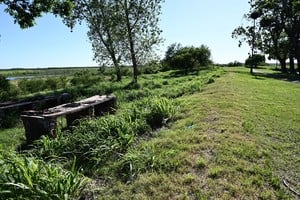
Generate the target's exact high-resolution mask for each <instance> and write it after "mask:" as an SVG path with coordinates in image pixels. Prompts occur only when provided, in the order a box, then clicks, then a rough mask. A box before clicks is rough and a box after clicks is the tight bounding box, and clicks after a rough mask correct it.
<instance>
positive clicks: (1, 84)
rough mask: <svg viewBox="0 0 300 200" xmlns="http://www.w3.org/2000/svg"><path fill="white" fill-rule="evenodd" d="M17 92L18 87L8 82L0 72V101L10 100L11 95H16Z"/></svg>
mask: <svg viewBox="0 0 300 200" xmlns="http://www.w3.org/2000/svg"><path fill="white" fill-rule="evenodd" d="M18 94H19V90H18V88H17V87H16V86H15V85H13V84H10V82H9V80H7V79H6V77H5V76H3V75H1V74H0V101H7V100H10V99H11V98H12V97H16V96H17V95H18Z"/></svg>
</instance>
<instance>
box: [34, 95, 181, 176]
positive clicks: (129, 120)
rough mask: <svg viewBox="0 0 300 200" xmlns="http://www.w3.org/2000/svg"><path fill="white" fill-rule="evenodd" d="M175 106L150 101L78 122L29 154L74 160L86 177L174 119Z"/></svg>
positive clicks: (48, 139)
mask: <svg viewBox="0 0 300 200" xmlns="http://www.w3.org/2000/svg"><path fill="white" fill-rule="evenodd" d="M175 112H176V110H175V106H174V103H173V101H171V100H168V99H166V98H158V97H155V98H154V97H153V98H150V99H145V100H142V101H138V102H137V103H136V104H133V105H131V106H129V107H127V108H125V109H124V110H123V111H121V112H119V113H117V114H116V115H107V116H104V117H101V118H98V119H93V120H82V121H80V125H79V126H77V127H76V128H74V129H73V130H72V133H69V132H64V133H59V134H58V136H57V138H54V139H50V138H47V137H43V138H42V139H40V140H38V141H37V142H36V144H35V145H36V148H35V149H34V150H32V153H33V154H35V155H37V156H38V157H40V158H43V159H46V160H58V161H60V162H61V161H66V162H65V164H66V165H70V160H73V159H74V158H76V166H77V167H78V168H83V170H84V171H85V172H86V173H90V171H91V170H90V169H98V168H101V167H102V166H105V165H106V164H107V163H109V162H112V161H117V160H119V159H120V158H122V156H123V155H124V154H125V153H126V152H127V150H128V149H129V147H130V146H132V144H133V143H134V142H135V141H136V139H137V136H138V135H142V134H145V133H149V132H150V131H151V130H152V129H154V128H158V127H159V126H162V125H164V123H167V122H168V121H170V120H173V119H174V116H175Z"/></svg>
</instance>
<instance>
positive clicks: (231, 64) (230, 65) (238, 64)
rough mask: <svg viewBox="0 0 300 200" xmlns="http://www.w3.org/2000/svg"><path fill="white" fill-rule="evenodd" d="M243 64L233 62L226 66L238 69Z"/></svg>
mask: <svg viewBox="0 0 300 200" xmlns="http://www.w3.org/2000/svg"><path fill="white" fill-rule="evenodd" d="M243 65H244V64H243V63H241V62H239V61H234V62H230V63H228V64H227V66H228V67H240V66H243Z"/></svg>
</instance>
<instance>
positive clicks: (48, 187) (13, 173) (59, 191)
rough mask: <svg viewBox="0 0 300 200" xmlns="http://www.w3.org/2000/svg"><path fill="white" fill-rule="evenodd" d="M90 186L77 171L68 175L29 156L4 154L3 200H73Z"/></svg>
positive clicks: (0, 167) (0, 158) (0, 156)
mask: <svg viewBox="0 0 300 200" xmlns="http://www.w3.org/2000/svg"><path fill="white" fill-rule="evenodd" d="M87 183H88V181H87V179H86V178H84V177H82V176H81V175H80V174H79V173H78V172H77V171H76V170H74V168H73V169H72V171H66V170H64V169H62V168H61V167H59V166H55V165H53V164H51V163H45V162H44V161H42V160H39V159H36V158H34V157H30V156H28V155H27V156H23V155H18V154H16V153H15V152H12V151H6V152H4V151H1V152H0V195H1V199H28V200H29V199H49V200H50V199H57V200H58V199H73V198H76V197H78V196H79V195H80V193H81V192H82V190H83V189H84V187H85V186H86V184H87Z"/></svg>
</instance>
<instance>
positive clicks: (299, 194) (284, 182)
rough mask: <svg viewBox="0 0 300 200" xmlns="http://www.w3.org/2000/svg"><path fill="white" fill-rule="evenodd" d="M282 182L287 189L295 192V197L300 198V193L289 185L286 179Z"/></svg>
mask: <svg viewBox="0 0 300 200" xmlns="http://www.w3.org/2000/svg"><path fill="white" fill-rule="evenodd" d="M282 182H283V184H284V186H285V187H287V188H288V189H289V190H290V191H291V192H293V193H294V194H295V195H297V196H298V197H300V193H299V192H298V191H297V190H295V189H294V188H292V187H291V186H290V185H289V183H288V182H287V181H286V179H283V180H282Z"/></svg>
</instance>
